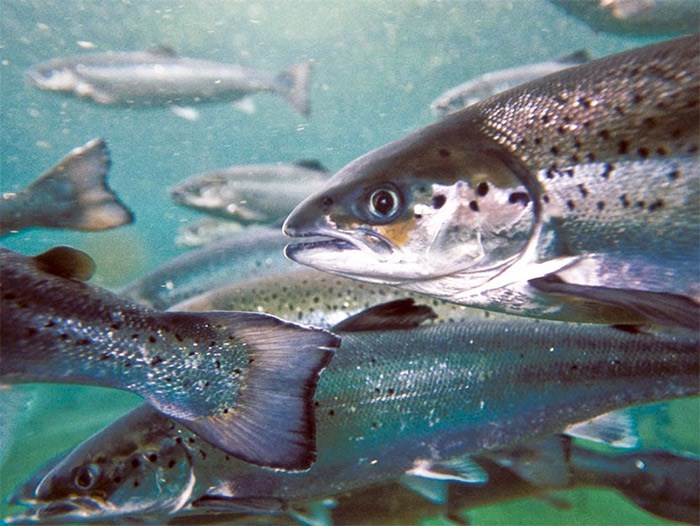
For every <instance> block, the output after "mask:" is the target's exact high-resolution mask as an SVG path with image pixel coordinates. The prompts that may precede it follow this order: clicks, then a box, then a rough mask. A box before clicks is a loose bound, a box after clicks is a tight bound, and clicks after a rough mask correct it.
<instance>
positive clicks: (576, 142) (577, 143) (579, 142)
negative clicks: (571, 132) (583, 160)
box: [574, 140, 583, 150]
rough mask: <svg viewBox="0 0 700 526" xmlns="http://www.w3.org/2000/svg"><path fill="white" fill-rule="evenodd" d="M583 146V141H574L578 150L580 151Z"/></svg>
mask: <svg viewBox="0 0 700 526" xmlns="http://www.w3.org/2000/svg"><path fill="white" fill-rule="evenodd" d="M582 146H583V144H582V143H581V141H579V140H576V141H574V148H576V149H577V150H580V149H581V147H582Z"/></svg>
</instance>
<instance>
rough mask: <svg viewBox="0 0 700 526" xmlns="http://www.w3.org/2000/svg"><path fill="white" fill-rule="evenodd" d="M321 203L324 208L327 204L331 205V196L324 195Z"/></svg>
mask: <svg viewBox="0 0 700 526" xmlns="http://www.w3.org/2000/svg"><path fill="white" fill-rule="evenodd" d="M321 204H322V205H323V207H324V208H328V207H329V206H333V198H332V197H330V196H327V195H326V196H324V197H323V199H321Z"/></svg>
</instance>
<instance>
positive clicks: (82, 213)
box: [25, 139, 133, 231]
mask: <svg viewBox="0 0 700 526" xmlns="http://www.w3.org/2000/svg"><path fill="white" fill-rule="evenodd" d="M109 166H110V159H109V152H108V150H107V146H106V144H105V143H104V141H103V140H102V139H93V140H92V141H90V142H88V143H87V144H85V145H84V146H82V147H80V148H76V149H75V150H73V151H71V152H70V153H69V154H68V155H67V156H65V157H64V158H63V159H61V161H60V162H59V163H58V164H57V165H56V166H54V167H53V168H51V169H50V170H49V171H48V172H46V173H45V174H44V175H42V176H41V178H39V179H38V180H37V181H35V182H34V183H32V185H30V186H29V188H27V190H26V191H25V193H26V194H27V196H28V202H31V203H36V204H37V205H38V206H37V208H38V210H34V212H33V214H34V215H35V216H36V219H37V221H36V225H33V226H43V227H48V228H68V229H71V230H83V231H96V230H106V229H109V228H114V227H117V226H121V225H124V224H128V223H131V222H132V221H133V215H132V213H131V212H130V211H129V209H128V208H126V206H124V205H123V204H122V203H121V202H120V201H119V199H118V198H117V197H116V195H115V194H114V192H113V191H112V190H111V189H110V188H109V187H108V186H107V181H106V179H107V171H108V170H109ZM32 208H34V207H32Z"/></svg>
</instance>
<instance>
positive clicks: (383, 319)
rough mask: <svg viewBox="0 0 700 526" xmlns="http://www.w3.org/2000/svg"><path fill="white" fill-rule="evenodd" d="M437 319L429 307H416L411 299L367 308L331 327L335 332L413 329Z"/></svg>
mask: <svg viewBox="0 0 700 526" xmlns="http://www.w3.org/2000/svg"><path fill="white" fill-rule="evenodd" d="M435 318H437V314H435V311H433V309H431V308H430V307H427V306H425V305H416V304H415V301H414V300H413V299H411V298H407V299H402V300H395V301H389V302H387V303H381V304H379V305H375V306H373V307H369V308H368V309H365V310H363V311H361V312H358V313H357V314H355V315H353V316H350V317H348V318H346V319H344V320H343V321H341V322H339V323H337V324H336V325H334V326H333V329H332V330H333V331H336V332H364V331H377V330H383V331H388V330H402V329H414V328H416V327H418V326H419V325H420V324H421V323H423V322H424V321H427V320H432V319H435Z"/></svg>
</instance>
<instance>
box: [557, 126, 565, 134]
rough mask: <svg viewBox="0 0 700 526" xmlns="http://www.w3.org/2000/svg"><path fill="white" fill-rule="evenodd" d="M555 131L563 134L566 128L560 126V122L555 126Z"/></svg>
mask: <svg viewBox="0 0 700 526" xmlns="http://www.w3.org/2000/svg"><path fill="white" fill-rule="evenodd" d="M557 133H558V134H559V135H564V134H565V133H566V129H565V128H564V126H562V125H561V124H560V125H559V126H557Z"/></svg>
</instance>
